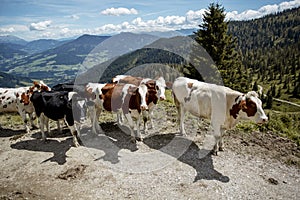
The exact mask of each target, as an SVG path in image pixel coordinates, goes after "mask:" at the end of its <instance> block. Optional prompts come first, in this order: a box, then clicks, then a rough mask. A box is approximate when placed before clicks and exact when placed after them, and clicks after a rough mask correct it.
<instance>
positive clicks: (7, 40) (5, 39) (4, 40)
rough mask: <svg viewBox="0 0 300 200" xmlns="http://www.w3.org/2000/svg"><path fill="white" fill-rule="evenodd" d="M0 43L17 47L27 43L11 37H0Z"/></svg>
mask: <svg viewBox="0 0 300 200" xmlns="http://www.w3.org/2000/svg"><path fill="white" fill-rule="evenodd" d="M0 43H12V44H18V45H22V46H24V45H26V44H27V43H28V42H27V41H26V40H23V39H21V38H18V37H16V36H13V35H6V36H0Z"/></svg>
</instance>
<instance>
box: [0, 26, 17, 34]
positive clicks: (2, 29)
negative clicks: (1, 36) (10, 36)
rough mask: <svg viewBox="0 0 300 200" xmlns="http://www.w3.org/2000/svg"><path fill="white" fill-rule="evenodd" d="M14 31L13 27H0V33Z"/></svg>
mask: <svg viewBox="0 0 300 200" xmlns="http://www.w3.org/2000/svg"><path fill="white" fill-rule="evenodd" d="M13 32H15V29H14V27H3V28H0V33H13Z"/></svg>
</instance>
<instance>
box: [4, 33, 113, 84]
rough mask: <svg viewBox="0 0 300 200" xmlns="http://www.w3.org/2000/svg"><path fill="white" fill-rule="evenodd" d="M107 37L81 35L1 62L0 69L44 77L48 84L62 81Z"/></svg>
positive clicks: (71, 75) (74, 73)
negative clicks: (37, 51) (28, 54)
mask: <svg viewBox="0 0 300 200" xmlns="http://www.w3.org/2000/svg"><path fill="white" fill-rule="evenodd" d="M107 38H108V37H107V36H91V35H83V36H81V37H79V38H77V39H75V40H72V41H70V42H66V43H62V45H60V46H58V47H56V48H54V49H49V50H46V51H44V52H41V53H36V54H33V55H30V56H26V57H23V58H21V59H15V60H9V61H7V62H3V63H1V64H0V70H1V71H5V72H8V73H10V74H14V75H22V76H26V77H29V78H32V79H44V80H45V81H46V82H47V83H48V84H55V83H58V82H64V80H69V79H72V78H74V76H75V75H76V74H77V71H78V68H79V66H80V63H81V62H82V61H83V60H84V59H85V57H86V55H87V54H89V52H90V51H91V50H92V49H93V48H95V46H97V45H98V44H99V43H101V42H103V41H104V40H105V39H107ZM40 42H41V41H40ZM54 45H56V44H54Z"/></svg>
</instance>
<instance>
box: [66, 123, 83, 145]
mask: <svg viewBox="0 0 300 200" xmlns="http://www.w3.org/2000/svg"><path fill="white" fill-rule="evenodd" d="M68 127H69V129H70V131H71V134H72V136H73V144H74V146H75V147H79V146H80V144H79V141H80V142H81V140H80V138H79V137H78V133H77V130H76V128H75V126H74V125H73V126H68Z"/></svg>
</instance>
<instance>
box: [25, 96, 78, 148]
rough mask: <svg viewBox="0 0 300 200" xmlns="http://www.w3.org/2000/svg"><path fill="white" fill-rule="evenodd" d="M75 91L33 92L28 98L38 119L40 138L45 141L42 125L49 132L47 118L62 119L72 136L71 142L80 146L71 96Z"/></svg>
mask: <svg viewBox="0 0 300 200" xmlns="http://www.w3.org/2000/svg"><path fill="white" fill-rule="evenodd" d="M74 94H75V92H67V91H50V92H38V91H36V92H34V93H33V94H32V96H31V98H30V100H31V102H32V103H33V106H34V109H35V112H36V115H37V116H38V119H39V124H40V129H41V133H42V139H43V140H44V141H45V140H46V136H45V133H44V126H45V125H46V126H47V131H48V133H49V124H48V121H49V119H52V120H54V121H58V120H61V119H64V120H65V122H66V124H67V125H68V127H69V129H70V131H71V134H72V136H73V144H74V146H75V147H78V146H80V144H79V142H81V140H80V138H79V137H78V133H77V130H76V128H75V123H74V117H73V111H72V102H71V100H72V98H73V95H74Z"/></svg>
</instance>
